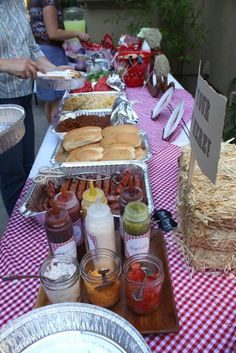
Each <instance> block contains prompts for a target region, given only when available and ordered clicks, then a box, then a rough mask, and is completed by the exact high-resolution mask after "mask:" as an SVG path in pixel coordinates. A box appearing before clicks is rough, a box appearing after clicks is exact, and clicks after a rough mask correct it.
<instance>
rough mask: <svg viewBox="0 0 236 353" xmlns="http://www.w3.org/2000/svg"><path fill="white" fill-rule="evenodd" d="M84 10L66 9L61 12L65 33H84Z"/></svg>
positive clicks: (80, 8) (77, 8)
mask: <svg viewBox="0 0 236 353" xmlns="http://www.w3.org/2000/svg"><path fill="white" fill-rule="evenodd" d="M84 15H85V10H84V9H83V8H82V7H68V8H66V9H64V11H63V17H64V26H65V30H67V31H77V32H86V21H85V19H84Z"/></svg>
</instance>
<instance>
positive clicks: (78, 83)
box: [36, 76, 85, 91]
mask: <svg viewBox="0 0 236 353" xmlns="http://www.w3.org/2000/svg"><path fill="white" fill-rule="evenodd" d="M84 83H85V76H81V77H80V78H70V79H52V78H48V77H37V80H36V85H38V86H40V87H42V88H49V89H53V90H55V91H67V90H73V89H77V88H82V87H84Z"/></svg>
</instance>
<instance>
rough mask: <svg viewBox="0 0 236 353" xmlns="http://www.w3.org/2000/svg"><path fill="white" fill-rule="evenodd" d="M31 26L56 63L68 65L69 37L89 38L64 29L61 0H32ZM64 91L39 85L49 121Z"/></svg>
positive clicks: (44, 48)
mask: <svg viewBox="0 0 236 353" xmlns="http://www.w3.org/2000/svg"><path fill="white" fill-rule="evenodd" d="M29 14H30V22H31V28H32V31H33V34H34V37H35V40H36V42H37V43H38V44H39V45H40V48H41V50H42V51H43V53H44V54H45V55H46V57H47V58H48V59H49V60H50V61H51V62H52V63H54V64H55V65H68V59H67V57H66V55H65V52H64V49H63V47H62V44H63V42H64V41H65V40H67V39H72V38H78V39H80V40H83V41H87V40H89V35H88V34H86V33H82V32H76V31H66V30H64V25H63V18H62V12H61V7H60V1H59V0H30V1H29ZM63 94H64V91H53V90H50V89H46V90H45V89H42V88H40V87H37V97H38V98H39V99H40V100H42V101H45V113H46V116H47V119H48V121H49V123H50V122H51V120H52V118H53V116H54V115H55V113H56V110H57V108H58V104H59V103H60V100H61V98H62V96H63Z"/></svg>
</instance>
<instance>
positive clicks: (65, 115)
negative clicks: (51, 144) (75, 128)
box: [51, 109, 111, 139]
mask: <svg viewBox="0 0 236 353" xmlns="http://www.w3.org/2000/svg"><path fill="white" fill-rule="evenodd" d="M81 115H87V116H92V115H96V116H99V118H100V120H101V121H100V122H96V124H95V123H94V122H93V121H92V122H91V121H90V120H89V119H88V123H87V126H91V125H96V126H100V127H101V128H104V127H105V126H108V125H104V118H105V117H107V115H111V111H110V109H104V110H102V109H98V110H82V111H80V110H79V111H77V112H66V113H59V114H58V117H57V119H56V121H55V122H54V123H53V125H52V127H51V131H52V132H53V133H54V134H56V135H57V136H58V137H59V138H60V139H63V137H64V136H65V134H66V132H57V131H56V127H57V125H58V123H59V122H61V121H63V120H66V119H68V118H72V119H75V118H76V117H80V116H81ZM109 125H110V123H109Z"/></svg>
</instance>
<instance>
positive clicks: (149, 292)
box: [123, 254, 164, 315]
mask: <svg viewBox="0 0 236 353" xmlns="http://www.w3.org/2000/svg"><path fill="white" fill-rule="evenodd" d="M123 277H124V285H125V295H126V301H127V305H128V307H129V309H130V310H131V311H133V312H134V313H136V314H139V315H146V314H149V313H151V312H153V311H154V310H156V309H157V308H158V306H159V304H160V296H161V288H162V283H163V279H164V272H163V266H162V262H161V261H160V260H159V259H158V258H157V257H156V256H154V255H150V254H138V255H133V256H131V257H129V258H128V259H126V261H125V263H124V266H123Z"/></svg>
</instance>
